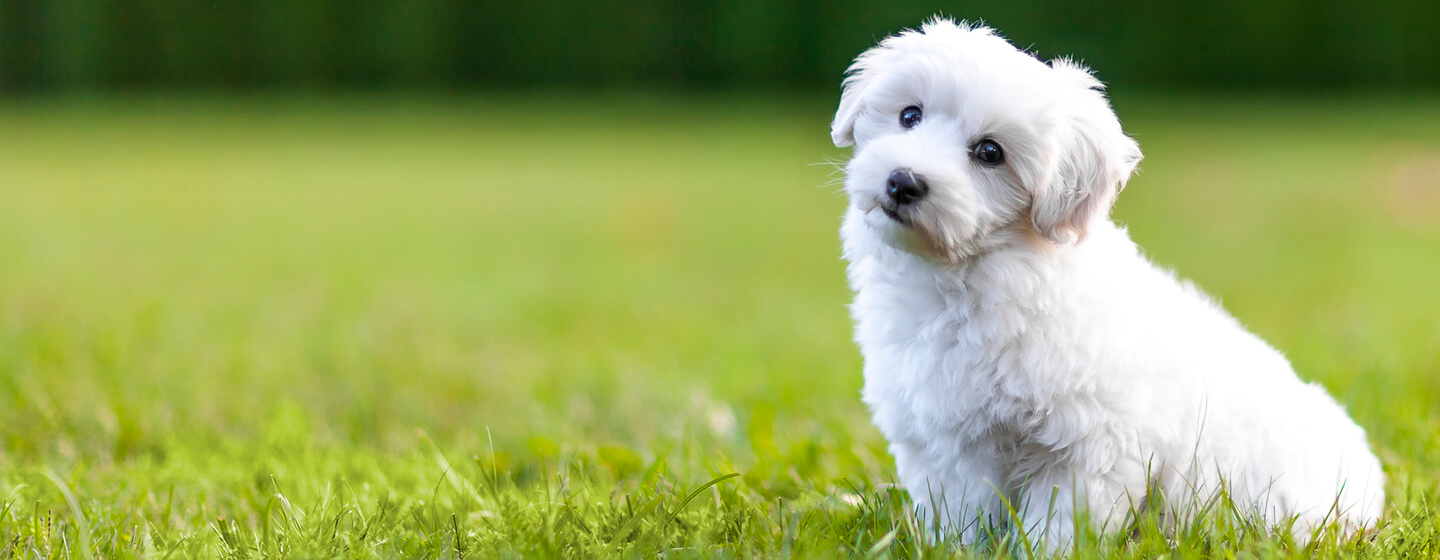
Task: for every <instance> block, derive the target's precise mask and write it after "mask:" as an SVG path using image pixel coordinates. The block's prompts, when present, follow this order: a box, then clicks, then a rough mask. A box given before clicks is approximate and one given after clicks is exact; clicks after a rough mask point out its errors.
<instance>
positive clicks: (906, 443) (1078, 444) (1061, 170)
mask: <svg viewBox="0 0 1440 560" xmlns="http://www.w3.org/2000/svg"><path fill="white" fill-rule="evenodd" d="M908 106H917V107H921V108H923V112H924V116H923V120H921V122H920V124H919V125H917V126H915V127H914V128H912V129H905V128H904V127H902V126H901V124H900V122H899V117H898V115H899V113H900V112H901V111H902V110H903V109H904V108H905V107H908ZM832 133H833V138H834V140H835V143H836V145H838V146H848V145H850V144H852V143H853V144H854V145H855V146H856V147H855V154H854V157H853V158H852V159H851V160H850V162H849V164H848V165H847V166H846V169H845V171H846V182H845V188H846V192H847V193H848V195H849V199H850V205H849V209H848V211H847V213H846V216H845V221H844V225H843V227H842V229H841V235H842V237H843V239H844V252H845V258H846V260H848V261H849V269H848V275H849V280H850V285H851V287H852V289H854V291H855V302H854V304H853V306H852V312H853V315H854V319H855V340H856V342H857V343H858V344H859V346H860V349H861V351H862V353H863V354H864V358H865V389H864V399H865V402H866V403H867V404H868V405H869V406H870V407H871V409H872V411H873V413H874V419H875V423H876V424H877V425H878V426H879V428H880V430H881V431H882V432H883V433H884V434H885V436H886V437H887V438H888V439H889V441H890V450H891V452H892V453H893V454H894V455H895V461H896V466H897V468H898V470H899V476H900V480H901V482H902V483H903V484H904V485H905V487H906V489H907V490H908V491H909V493H910V495H911V497H912V498H913V499H914V500H915V502H916V506H917V508H918V509H919V511H920V513H921V514H922V515H926V516H928V515H929V514H930V513H931V512H935V513H938V514H939V516H940V518H939V521H940V523H939V525H941V526H943V527H945V528H948V529H950V530H953V531H958V532H960V533H961V534H962V536H963V537H964V538H965V540H967V541H973V540H975V539H976V538H977V537H978V536H979V534H980V531H981V526H982V525H983V524H985V523H993V524H998V525H1007V524H1008V523H1007V518H1008V517H1009V515H1010V514H1009V513H1008V511H1009V509H1010V508H1013V509H1014V510H1015V511H1017V512H1018V514H1019V515H1018V518H1019V521H1020V522H1021V523H1022V524H1023V526H1024V528H1025V530H1026V531H1027V533H1028V534H1029V535H1030V537H1031V538H1032V539H1044V541H1045V542H1047V543H1049V545H1050V546H1051V547H1055V546H1063V545H1064V544H1065V543H1067V542H1069V540H1070V538H1071V537H1072V536H1073V531H1074V529H1075V527H1076V524H1075V523H1076V522H1077V521H1078V522H1088V523H1090V524H1091V526H1092V527H1094V528H1095V529H1097V530H1101V531H1106V530H1110V531H1113V530H1116V529H1118V528H1119V527H1120V525H1121V524H1122V522H1123V520H1124V519H1125V517H1126V516H1127V515H1128V514H1131V513H1132V512H1135V511H1138V510H1140V509H1142V508H1143V507H1144V505H1145V504H1147V503H1151V504H1153V503H1157V502H1156V500H1155V498H1158V499H1159V501H1158V503H1163V504H1164V506H1165V508H1166V512H1167V514H1168V515H1171V516H1175V517H1176V518H1179V519H1183V517H1184V515H1185V514H1186V512H1193V511H1195V509H1196V508H1198V507H1201V504H1203V503H1205V502H1206V501H1207V500H1209V499H1211V498H1212V497H1214V496H1215V495H1216V493H1217V492H1219V491H1220V490H1221V488H1222V484H1223V485H1224V489H1225V490H1226V491H1228V493H1229V495H1230V496H1231V497H1232V498H1233V499H1234V501H1235V503H1236V504H1238V505H1239V506H1240V507H1242V508H1253V512H1254V513H1257V514H1260V515H1263V516H1264V517H1265V518H1266V519H1268V520H1271V521H1274V522H1284V521H1286V520H1287V519H1288V518H1289V517H1291V516H1294V517H1295V518H1296V523H1295V525H1294V531H1295V534H1296V536H1297V537H1298V538H1300V539H1306V538H1308V537H1309V536H1310V535H1311V532H1312V531H1314V530H1315V529H1317V528H1319V527H1320V526H1322V525H1326V524H1329V523H1337V524H1338V525H1339V526H1340V527H1342V528H1343V529H1344V530H1346V531H1356V530H1363V529H1365V528H1369V527H1373V526H1374V525H1375V523H1376V520H1377V518H1378V517H1379V516H1380V514H1381V511H1382V509H1383V505H1384V493H1383V492H1384V490H1383V486H1384V474H1383V473H1382V471H1381V468H1380V462H1379V461H1378V460H1377V459H1376V458H1375V456H1374V455H1373V454H1372V453H1371V452H1370V449H1369V446H1368V444H1367V442H1366V437H1365V432H1364V431H1363V430H1362V429H1361V428H1360V427H1358V426H1357V425H1356V424H1355V423H1354V422H1353V421H1352V420H1351V419H1350V418H1349V417H1348V416H1347V414H1346V413H1345V411H1344V409H1342V408H1341V407H1340V406H1339V405H1338V404H1336V402H1335V401H1334V400H1333V399H1332V398H1331V397H1330V396H1329V395H1327V394H1326V392H1325V390H1324V389H1323V388H1321V387H1320V386H1318V385H1315V384H1307V383H1305V382H1303V381H1301V380H1300V379H1299V378H1298V377H1297V376H1296V375H1295V373H1294V371H1293V370H1292V368H1291V367H1290V364H1289V362H1287V361H1286V359H1285V358H1284V357H1283V356H1282V355H1281V354H1280V353H1279V352H1277V351H1276V350H1275V349H1274V348H1271V347H1270V346H1269V345H1267V344H1266V343H1265V342H1264V341H1262V340H1261V339H1260V338H1258V337H1256V336H1255V335H1253V334H1251V333H1250V332H1248V331H1246V330H1245V329H1244V328H1243V327H1242V326H1241V325H1240V324H1239V323H1238V322H1237V321H1236V320H1235V319H1234V318H1232V317H1231V316H1230V315H1229V314H1227V313H1226V312H1225V311H1224V310H1223V309H1221V307H1220V306H1219V305H1218V304H1217V303H1216V302H1215V301H1213V300H1212V299H1210V298H1208V297H1206V296H1205V295H1204V294H1203V293H1201V292H1200V291H1199V290H1198V289H1196V288H1195V287H1194V286H1193V285H1191V284H1189V283H1188V282H1184V281H1181V280H1178V279H1177V278H1176V277H1175V276H1174V275H1173V274H1171V273H1170V272H1168V271H1165V270H1162V269H1160V268H1157V267H1156V266H1155V265H1153V264H1151V263H1150V262H1149V261H1148V260H1146V258H1145V257H1144V256H1143V255H1142V254H1141V252H1140V250H1139V248H1137V247H1136V245H1135V244H1134V243H1133V242H1132V241H1131V240H1130V238H1129V236H1128V235H1127V234H1126V232H1125V230H1124V229H1123V228H1122V227H1119V226H1117V225H1116V224H1115V223H1113V222H1112V221H1111V220H1110V219H1109V216H1108V214H1109V209H1110V206H1111V204H1112V202H1113V201H1114V198H1115V195H1116V194H1117V193H1118V192H1119V190H1120V189H1121V188H1122V187H1123V186H1124V183H1125V181H1126V180H1127V179H1128V178H1129V176H1130V175H1131V173H1132V172H1133V171H1134V169H1135V166H1136V164H1137V163H1138V162H1139V160H1140V157H1141V156H1140V149H1139V146H1138V145H1136V143H1135V141H1134V140H1132V139H1130V138H1129V137H1128V136H1126V135H1125V134H1124V133H1123V131H1122V130H1121V128H1120V123H1119V121H1118V120H1117V118H1116V117H1115V114H1114V112H1113V111H1112V110H1111V108H1110V105H1109V102H1108V100H1107V99H1106V98H1105V96H1104V93H1103V88H1102V87H1101V84H1100V82H1099V81H1097V80H1096V79H1095V78H1094V77H1093V76H1092V75H1091V74H1090V72H1089V70H1087V69H1085V68H1084V67H1082V66H1080V65H1078V64H1076V63H1074V62H1070V61H1066V60H1061V61H1054V62H1050V63H1048V64H1047V63H1044V62H1041V61H1039V60H1037V59H1036V58H1034V57H1032V56H1031V55H1029V54H1026V53H1024V52H1022V51H1020V50H1017V49H1016V48H1015V47H1013V46H1012V45H1011V44H1010V43H1008V42H1007V41H1005V40H1004V39H1002V38H1001V37H999V36H997V35H996V34H995V33H994V32H992V31H991V30H990V29H986V28H983V27H970V26H968V25H966V24H964V23H959V24H957V23H954V22H951V21H948V20H944V19H936V20H933V21H931V22H929V23H927V24H926V25H924V26H923V27H922V28H921V29H920V30H918V31H909V32H905V33H902V34H900V35H896V36H892V37H889V38H887V39H885V40H884V41H882V42H881V43H880V45H879V46H877V47H875V48H873V49H871V50H869V51H867V52H865V53H864V54H862V55H860V57H859V58H858V59H857V60H856V62H855V64H854V66H853V67H852V68H851V70H850V74H849V78H848V79H847V80H846V81H845V87H844V93H843V94H842V98H841V101H840V107H839V111H838V112H837V114H836V116H835V122H834V126H833V129H832ZM984 139H991V140H994V141H996V142H998V143H999V145H1001V146H1002V147H1003V150H1004V154H1005V161H1004V163H1003V164H1001V165H998V166H987V165H983V164H981V163H980V162H978V161H977V160H976V159H974V158H973V157H972V156H970V153H971V149H972V147H973V146H974V145H975V144H976V143H977V142H980V141H981V140H984ZM896 169H909V170H912V171H913V172H914V173H915V175H916V176H919V177H922V178H923V179H924V181H925V182H926V183H927V184H928V185H929V193H928V195H927V196H925V197H924V198H923V199H922V200H920V201H918V202H915V203H913V204H907V205H903V206H898V207H897V205H896V204H895V203H894V201H891V200H888V199H887V195H886V192H885V189H886V179H887V177H888V176H889V175H890V173H891V172H892V171H893V170H896ZM887 210H888V211H889V212H890V213H893V214H894V216H893V217H892V216H888V215H887V212H886V211H887ZM1149 492H1159V495H1157V496H1150V498H1151V500H1148V501H1147V499H1146V498H1147V493H1149ZM1077 518H1078V519H1077Z"/></svg>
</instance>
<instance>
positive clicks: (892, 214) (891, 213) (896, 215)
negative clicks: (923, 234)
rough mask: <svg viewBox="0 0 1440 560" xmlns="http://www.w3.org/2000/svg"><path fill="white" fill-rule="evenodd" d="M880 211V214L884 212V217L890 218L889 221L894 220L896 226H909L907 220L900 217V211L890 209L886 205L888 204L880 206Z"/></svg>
mask: <svg viewBox="0 0 1440 560" xmlns="http://www.w3.org/2000/svg"><path fill="white" fill-rule="evenodd" d="M880 211H881V212H884V213H885V216H886V217H888V218H890V219H891V220H895V222H896V223H898V224H900V225H902V226H908V225H910V221H909V220H907V219H905V217H904V216H901V215H900V209H899V208H894V207H891V206H890V205H888V204H881V205H880Z"/></svg>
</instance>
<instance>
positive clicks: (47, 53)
mask: <svg viewBox="0 0 1440 560" xmlns="http://www.w3.org/2000/svg"><path fill="white" fill-rule="evenodd" d="M937 12H943V13H946V14H949V15H953V16H955V17H959V18H966V19H972V20H974V19H984V20H985V21H986V22H988V23H990V24H991V25H993V26H995V27H997V28H999V29H1000V30H1001V31H1002V32H1003V33H1004V34H1005V35H1006V36H1008V37H1010V38H1011V39H1012V40H1013V41H1015V42H1016V43H1017V44H1019V45H1021V46H1034V47H1035V49H1036V50H1037V51H1038V52H1039V54H1040V55H1042V56H1045V57H1050V56H1056V55H1062V54H1070V53H1074V54H1076V55H1078V57H1080V58H1082V59H1084V60H1085V61H1086V62H1088V63H1090V64H1091V65H1092V66H1094V67H1095V68H1096V69H1097V70H1098V71H1099V73H1100V76H1101V77H1102V78H1103V79H1105V80H1107V81H1110V82H1114V83H1123V84H1127V85H1148V86H1156V87H1205V88H1251V87H1259V88H1281V89H1344V88H1358V87H1384V88H1400V87H1417V86H1418V87H1426V88H1433V87H1435V86H1437V85H1440V0H1397V1H1392V2H1379V3H1367V2H1340V1H1335V0H1220V1H1217V2H1204V3H1201V2H1164V1H1159V0H1149V1H1141V0H1120V1H1117V2H1108V3H1096V2H1067V1H1063V0H1018V1H1004V0H992V1H988V2H914V1H891V2H861V1H856V0H841V1H835V2H824V1H820V0H748V1H738V2H702V1H698V0H635V1H628V2H622V1H614V0H600V1H594V0H578V1H577V0H565V1H548V2H524V1H509V2H499V1H492V0H480V1H476V0H388V1H385V0H0V91H7V92H32V91H33V92H46V91H95V90H147V89H158V90H170V89H241V90H245V89H290V88H318V89H330V88H344V89H388V88H405V89H414V88H419V89H425V88H505V87H592V86H601V87H612V88H637V87H639V88H654V87H660V88H697V89H709V88H729V87H742V88H761V89H782V90H808V89H816V88H824V87H834V86H835V84H836V83H837V80H838V79H839V77H840V73H841V72H842V71H843V69H844V67H845V66H846V64H847V63H848V61H849V60H850V59H851V58H853V57H854V56H855V54H857V53H859V52H860V51H861V50H863V49H864V48H865V47H867V46H868V45H870V44H872V43H873V42H874V41H875V40H876V39H878V38H880V37H883V36H884V35H886V34H888V33H892V32H894V31H897V30H899V29H902V28H904V27H908V26H914V25H916V24H918V23H919V22H920V21H922V20H923V19H924V18H926V17H927V16H929V15H931V14H934V13H937Z"/></svg>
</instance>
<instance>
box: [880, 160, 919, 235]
mask: <svg viewBox="0 0 1440 560" xmlns="http://www.w3.org/2000/svg"><path fill="white" fill-rule="evenodd" d="M927 194H930V186H929V185H926V184H925V179H924V178H922V177H920V176H919V175H916V174H915V172H914V171H911V170H910V169H909V168H905V167H902V168H899V169H896V170H895V171H892V172H890V178H888V179H886V180H885V196H886V197H887V200H884V201H882V202H881V203H880V210H881V211H883V212H885V215H886V216H889V217H890V219H892V220H895V221H897V222H900V223H905V220H904V219H903V218H901V215H900V210H901V209H902V208H903V207H905V206H908V205H911V204H914V203H916V202H919V201H920V200H923V199H924V198H925V195H927Z"/></svg>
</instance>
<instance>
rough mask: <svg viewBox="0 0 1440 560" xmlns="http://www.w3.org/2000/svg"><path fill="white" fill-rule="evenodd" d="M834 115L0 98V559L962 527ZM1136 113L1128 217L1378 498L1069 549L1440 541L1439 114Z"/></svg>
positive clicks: (1380, 103)
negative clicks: (902, 421) (864, 293)
mask: <svg viewBox="0 0 1440 560" xmlns="http://www.w3.org/2000/svg"><path fill="white" fill-rule="evenodd" d="M831 101H832V100H830V99H791V100H774V99H757V98H749V97H746V98H741V99H739V100H738V101H737V100H735V99H730V98H724V97H713V98H672V97H661V98H633V97H617V98H613V99H599V100H594V99H582V98H575V97H559V96H555V97H546V96H541V97H537V98H526V99H521V98H485V99H468V100H446V99H436V98H426V99H421V98H340V99H323V98H315V99H263V98H262V99H248V100H239V99H230V100H185V99H168V100H139V99H129V100H98V101H97V100H90V101H78V100H72V101H25V102H20V101H13V100H12V101H9V102H7V104H6V105H4V106H0V500H3V502H0V503H3V505H0V558H9V557H17V558H57V557H58V558H67V557H68V558H87V557H89V558H112V557H143V558H186V557H197V558H198V557H233V558H247V557H249V558H255V557H290V558H316V557H347V558H376V557H379V558H387V557H431V558H455V557H459V556H465V557H474V558H491V557H514V558H519V557H527V558H536V557H556V556H560V557H594V556H606V555H622V556H635V557H647V556H654V555H657V554H663V555H664V556H665V557H666V558H675V557H689V556H715V557H730V558H752V557H833V556H846V555H853V556H869V555H874V556H880V557H886V556H890V557H902V556H903V557H910V556H914V555H917V554H926V553H929V554H944V553H951V552H957V551H958V549H955V548H953V547H949V546H947V545H943V544H942V545H939V546H930V545H926V544H925V543H924V541H923V539H920V538H918V536H917V534H918V533H920V532H922V531H923V528H919V527H916V526H915V525H914V521H913V518H911V517H909V516H908V515H907V514H906V512H907V511H908V505H907V504H906V502H905V498H904V496H903V493H901V492H899V491H897V490H895V489H893V487H892V486H890V483H891V482H892V479H893V476H894V474H893V472H894V471H893V468H894V467H893V465H892V463H891V460H890V458H889V456H888V455H887V453H886V452H885V447H884V442H883V440H882V439H881V437H880V436H879V434H878V433H877V432H876V431H875V430H874V429H873V428H872V427H871V426H870V424H869V419H868V416H867V414H866V411H865V410H864V407H863V406H862V405H861V403H860V402H859V395H858V391H859V388H860V384H861V379H860V360H859V357H858V355H857V352H856V350H855V349H854V347H853V345H852V344H851V342H850V340H849V337H850V323H849V319H848V317H847V314H846V309H845V303H846V302H847V301H848V297H849V295H848V291H847V289H846V287H845V285H844V278H843V264H842V262H841V261H840V258H839V247H838V246H839V243H838V239H837V235H836V228H837V226H838V222H839V219H838V217H839V215H840V214H841V212H842V209H843V207H844V200H843V198H842V197H841V196H840V194H839V192H838V187H837V186H836V185H834V184H831V183H829V181H831V179H832V177H831V176H830V175H829V174H830V172H831V171H832V168H830V167H828V166H825V165H809V164H813V163H816V162H821V161H824V160H825V159H826V158H842V157H844V152H842V151H840V150H836V149H834V148H832V147H830V146H829V145H828V142H827V126H828V121H829V110H830V106H829V103H830V102H831ZM1117 106H1118V108H1119V111H1120V113H1121V116H1122V118H1123V119H1124V120H1125V122H1126V124H1127V127H1128V128H1129V130H1130V131H1131V132H1132V133H1133V134H1134V135H1135V136H1136V137H1137V138H1138V139H1139V140H1140V142H1141V145H1142V147H1143V148H1144V149H1145V151H1146V153H1147V159H1146V161H1145V162H1144V163H1143V165H1142V167H1143V172H1142V173H1141V175H1139V176H1138V177H1137V178H1136V179H1134V180H1133V181H1132V182H1131V184H1130V187H1129V188H1128V189H1127V190H1126V192H1125V193H1124V194H1123V195H1122V197H1121V201H1120V203H1119V206H1118V207H1117V209H1116V216H1117V218H1118V219H1119V220H1121V221H1123V222H1124V223H1126V224H1128V225H1129V227H1130V231H1131V233H1132V235H1133V236H1134V237H1135V238H1136V239H1137V240H1138V241H1139V242H1140V243H1141V244H1142V245H1143V246H1145V247H1146V249H1147V250H1148V251H1149V253H1150V254H1151V255H1152V256H1153V257H1154V258H1155V259H1156V260H1157V261H1158V262H1160V263H1162V264H1165V265H1167V266H1173V267H1175V268H1177V269H1178V270H1179V271H1180V273H1181V274H1182V275H1184V276H1187V277H1189V278H1193V279H1194V280H1196V281H1197V282H1198V283H1199V284H1200V285H1201V286H1202V287H1204V288H1205V289H1207V290H1208V291H1210V292H1211V293H1213V294H1216V295H1217V296H1219V297H1220V298H1221V299H1223V300H1224V301H1225V303H1226V305H1227V307H1228V308H1229V309H1230V310H1231V311H1232V312H1234V313H1235V314H1236V315H1237V316H1239V317H1240V319H1241V320H1242V321H1244V322H1245V323H1246V324H1247V325H1248V326H1249V327H1251V328H1252V329H1254V330H1255V331H1257V332H1258V333H1260V334H1261V335H1262V336H1264V337H1265V338H1267V339H1268V340H1270V341H1271V342H1272V343H1274V344H1275V345H1276V346H1277V347H1279V348H1280V349H1282V350H1283V351H1285V352H1286V354H1287V355H1289V356H1290V358H1291V359H1292V360H1293V361H1294V363H1295V364H1296V366H1297V368H1298V369H1299V371H1300V372H1301V375H1302V376H1303V377H1306V378H1309V379H1316V380H1319V381H1320V382H1322V383H1324V384H1325V385H1326V386H1327V387H1328V388H1329V389H1330V390H1331V391H1332V393H1334V394H1335V395H1337V397H1338V398H1339V399H1341V400H1342V401H1343V402H1344V403H1345V404H1346V405H1347V406H1348V407H1349V409H1350V411H1351V412H1352V414H1353V415H1354V416H1355V418H1356V419H1357V420H1358V421H1359V423H1360V424H1361V425H1363V426H1364V427H1365V428H1366V429H1367V430H1369V432H1370V434H1371V437H1372V442H1373V444H1374V446H1375V449H1376V451H1377V452H1378V453H1379V455H1380V457H1381V459H1382V460H1383V461H1384V463H1385V466H1386V471H1387V473H1389V476H1390V479H1391V484H1390V487H1389V491H1390V502H1391V504H1392V505H1391V507H1390V509H1389V511H1388V515H1387V521H1386V523H1385V525H1384V527H1383V529H1382V530H1381V531H1380V532H1379V534H1378V536H1376V537H1375V538H1374V539H1373V540H1366V541H1352V542H1327V543H1324V544H1323V546H1319V547H1315V548H1313V549H1299V548H1297V547H1294V546H1291V545H1288V544H1287V543H1285V542H1284V539H1283V538H1280V539H1277V538H1273V537H1272V536H1270V535H1273V534H1274V533H1273V532H1269V531H1267V530H1265V529H1263V528H1257V527H1253V526H1249V525H1246V524H1245V523H1243V521H1244V520H1243V519H1237V518H1235V517H1234V516H1227V515H1225V514H1224V512H1223V510H1222V509H1219V508H1217V509H1216V510H1215V511H1213V512H1211V513H1212V515H1211V516H1209V517H1208V518H1207V519H1205V520H1203V521H1201V522H1198V523H1196V524H1195V526H1194V527H1191V528H1190V529H1189V530H1187V531H1185V532H1182V533H1180V534H1179V535H1178V536H1177V537H1176V538H1174V539H1168V540H1167V538H1166V537H1164V535H1163V533H1162V532H1160V531H1159V530H1158V529H1156V528H1155V523H1154V521H1155V520H1153V519H1152V520H1148V521H1147V520H1141V521H1140V522H1138V523H1137V528H1136V529H1135V530H1134V531H1132V532H1131V533H1130V534H1133V536H1134V538H1133V539H1130V538H1090V539H1086V540H1085V541H1084V542H1083V543H1082V547H1081V550H1079V551H1078V552H1076V553H1075V555H1076V556H1077V557H1093V558H1146V557H1154V556H1158V555H1161V554H1166V555H1169V556H1170V557H1176V558H1195V557H1210V556H1225V557H1232V556H1233V557H1244V558H1256V557H1271V556H1299V557H1382V556H1389V557H1435V556H1436V554H1437V553H1440V513H1437V512H1434V511H1432V509H1431V508H1432V507H1434V506H1435V505H1436V504H1440V491H1437V489H1436V488H1437V484H1440V290H1437V289H1436V286H1437V280H1436V279H1437V278H1440V100H1429V101H1423V100H1422V101H1415V100H1403V99H1393V98H1392V99H1353V100H1329V101H1326V100H1309V101H1295V100H1288V99H1280V98H1273V99H1271V98H1246V99H1228V100H1226V99H1206V98H1192V97H1160V96H1152V97H1146V98H1137V99H1121V100H1120V102H1119V103H1117ZM729 473H740V474H741V475H742V476H740V477H738V478H732V479H724V480H722V479H721V478H720V477H722V476H723V475H726V474H729ZM710 482H714V484H713V485H711V486H708V487H707V486H705V485H706V484H707V483H710ZM697 489H698V492H697ZM687 498H692V499H688V500H687ZM1127 536H1129V535H1127ZM1023 548H1024V547H1023V543H1018V542H1016V541H1015V540H1014V539H1013V537H1006V536H1004V535H999V536H997V541H996V542H994V543H992V544H991V545H988V546H986V547H980V548H976V549H971V550H968V551H965V552H968V553H973V554H976V555H982V556H984V555H1005V554H1021V555H1023V554H1024V550H1023Z"/></svg>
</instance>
